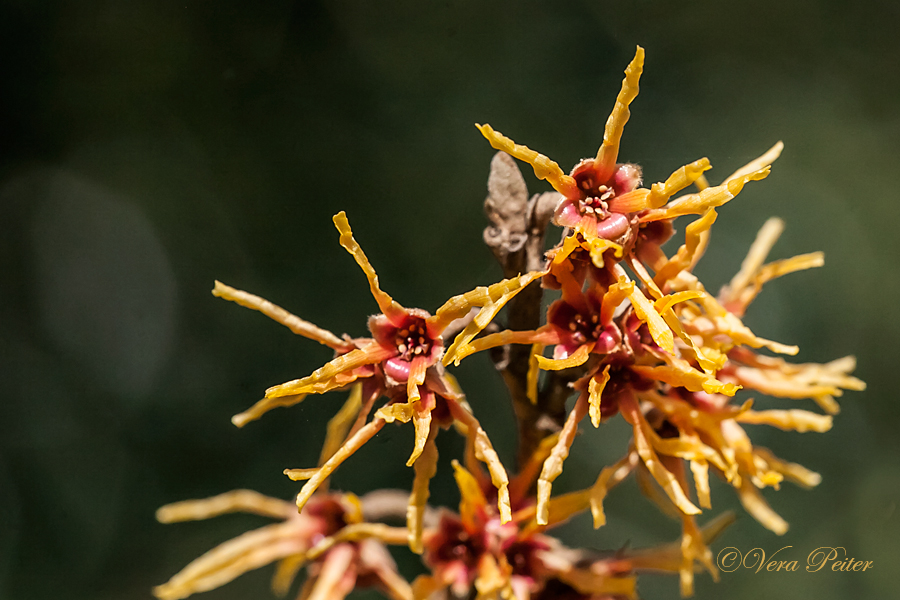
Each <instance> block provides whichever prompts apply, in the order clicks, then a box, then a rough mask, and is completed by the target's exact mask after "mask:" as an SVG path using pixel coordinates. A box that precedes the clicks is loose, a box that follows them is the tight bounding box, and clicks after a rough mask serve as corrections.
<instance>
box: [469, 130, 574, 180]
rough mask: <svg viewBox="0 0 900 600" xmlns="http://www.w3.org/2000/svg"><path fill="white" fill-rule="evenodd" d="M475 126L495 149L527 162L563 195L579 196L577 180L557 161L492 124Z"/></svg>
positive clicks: (539, 177) (535, 172)
mask: <svg viewBox="0 0 900 600" xmlns="http://www.w3.org/2000/svg"><path fill="white" fill-rule="evenodd" d="M475 127H477V128H478V131H480V132H481V135H483V136H484V137H485V138H486V139H487V141H488V142H490V143H491V146H493V147H494V149H495V150H501V151H503V152H506V153H507V154H509V155H510V156H514V157H515V158H518V159H519V160H521V161H524V162H527V163H528V164H529V165H531V167H532V168H533V169H534V174H535V176H536V177H537V178H538V179H543V180H545V181H546V182H547V183H549V184H550V185H552V186H553V189H555V190H556V191H557V192H559V193H560V194H562V195H563V196H566V197H568V198H576V197H578V194H579V192H578V186H577V185H576V184H575V180H574V179H573V178H571V177H569V176H568V175H566V174H565V173H563V170H562V169H560V168H559V165H558V164H557V163H556V162H554V161H552V160H550V159H549V158H547V157H546V156H544V155H543V154H541V153H539V152H536V151H534V150H532V149H531V148H529V147H528V146H522V145H521V144H517V143H515V142H514V141H512V140H511V139H509V138H508V137H506V136H505V135H503V134H502V133H500V132H499V131H494V128H493V127H491V126H490V125H487V124H485V125H479V124H477V123H476V125H475Z"/></svg>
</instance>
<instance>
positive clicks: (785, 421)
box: [735, 408, 832, 433]
mask: <svg viewBox="0 0 900 600" xmlns="http://www.w3.org/2000/svg"><path fill="white" fill-rule="evenodd" d="M735 420H736V421H738V422H740V423H751V424H754V425H772V426H773V427H778V428H779V429H783V430H785V431H799V432H800V433H803V432H805V431H816V432H818V433H824V432H826V431H828V430H829V429H831V424H832V417H831V415H820V414H817V413H814V412H809V411H808V410H799V409H795V408H794V409H790V410H760V411H755V410H748V411H747V412H744V413H742V414H740V415H738V416H737V417H736V419H735Z"/></svg>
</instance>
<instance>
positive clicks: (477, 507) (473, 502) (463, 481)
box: [452, 459, 487, 524]
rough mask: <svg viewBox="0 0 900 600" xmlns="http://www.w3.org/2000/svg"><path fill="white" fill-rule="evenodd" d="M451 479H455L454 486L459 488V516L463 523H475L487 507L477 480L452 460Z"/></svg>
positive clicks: (457, 462) (456, 461)
mask: <svg viewBox="0 0 900 600" xmlns="http://www.w3.org/2000/svg"><path fill="white" fill-rule="evenodd" d="M452 464H453V477H454V479H456V486H457V487H458V488H459V495H460V500H459V516H460V517H461V518H462V521H463V523H468V524H472V523H475V521H476V518H477V516H478V514H479V512H480V511H482V510H484V508H485V507H486V506H487V499H486V498H485V497H484V492H482V491H481V486H479V485H478V480H477V479H475V476H474V475H472V474H471V473H470V472H469V471H467V470H466V468H465V467H463V466H462V465H461V464H459V461H458V460H456V459H454V460H453V463H452Z"/></svg>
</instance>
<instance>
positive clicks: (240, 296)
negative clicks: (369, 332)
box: [212, 281, 347, 350]
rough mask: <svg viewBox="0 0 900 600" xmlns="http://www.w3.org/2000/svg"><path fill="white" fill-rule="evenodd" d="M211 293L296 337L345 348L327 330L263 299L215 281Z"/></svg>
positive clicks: (335, 347)
mask: <svg viewBox="0 0 900 600" xmlns="http://www.w3.org/2000/svg"><path fill="white" fill-rule="evenodd" d="M212 293H213V296H216V297H218V298H223V299H225V300H230V301H232V302H235V303H237V304H240V305H241V306H244V307H246V308H250V309H252V310H258V311H259V312H261V313H262V314H264V315H266V316H267V317H269V318H270V319H272V320H273V321H276V322H278V323H281V324H282V325H284V326H285V327H287V328H288V329H290V330H291V331H293V332H294V333H296V334H297V335H302V336H303V337H305V338H309V339H311V340H314V341H316V342H319V343H320V344H324V345H325V346H328V347H329V348H334V349H335V350H341V349H344V348H346V347H347V342H346V341H344V340H342V339H341V338H339V337H338V336H336V335H334V334H333V333H331V332H330V331H328V330H327V329H322V328H321V327H316V326H315V325H313V324H312V323H310V322H309V321H304V320H303V319H301V318H300V317H298V316H296V315H293V314H291V313H289V312H288V311H286V310H284V309H283V308H281V307H280V306H277V305H275V304H272V303H271V302H269V301H268V300H266V299H265V298H260V297H259V296H255V295H253V294H249V293H247V292H244V291H242V290H238V289H235V288H233V287H231V286H228V285H225V284H224V283H222V282H221V281H216V285H215V287H214V288H213V291H212Z"/></svg>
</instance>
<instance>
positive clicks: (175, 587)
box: [153, 521, 308, 600]
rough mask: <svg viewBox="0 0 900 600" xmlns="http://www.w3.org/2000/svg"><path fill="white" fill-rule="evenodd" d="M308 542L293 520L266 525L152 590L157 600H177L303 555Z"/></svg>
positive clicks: (212, 553)
mask: <svg viewBox="0 0 900 600" xmlns="http://www.w3.org/2000/svg"><path fill="white" fill-rule="evenodd" d="M307 547H308V540H307V539H306V537H305V536H304V535H303V529H302V527H301V526H300V525H299V524H298V523H297V522H296V521H287V522H284V523H277V524H274V525H267V526H265V527H261V528H259V529H256V530H254V531H248V532H247V533H245V534H243V535H240V536H238V537H236V538H234V539H232V540H228V541H227V542H225V543H223V544H220V545H218V546H216V547H215V548H213V549H212V550H210V551H209V552H207V553H206V554H204V555H202V556H200V557H199V558H197V559H195V560H194V561H192V562H191V563H190V564H189V565H187V566H186V567H185V568H184V569H182V570H181V571H180V572H179V573H177V574H176V575H174V576H173V577H172V578H171V579H170V580H169V581H168V582H166V583H164V584H163V585H160V586H157V587H155V588H153V595H154V596H156V597H157V598H159V599H160V600H181V599H182V598H187V597H188V596H190V595H192V594H196V593H198V592H205V591H208V590H212V589H215V588H217V587H221V586H223V585H225V584H226V583H228V582H229V581H231V580H233V579H235V578H237V577H238V576H240V575H243V574H244V573H246V572H248V571H252V570H254V569H258V568H259V567H262V566H264V565H267V564H269V563H272V562H275V561H276V560H280V559H282V558H285V557H288V556H292V555H295V554H298V553H301V552H304V551H305V550H306V549H307Z"/></svg>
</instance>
